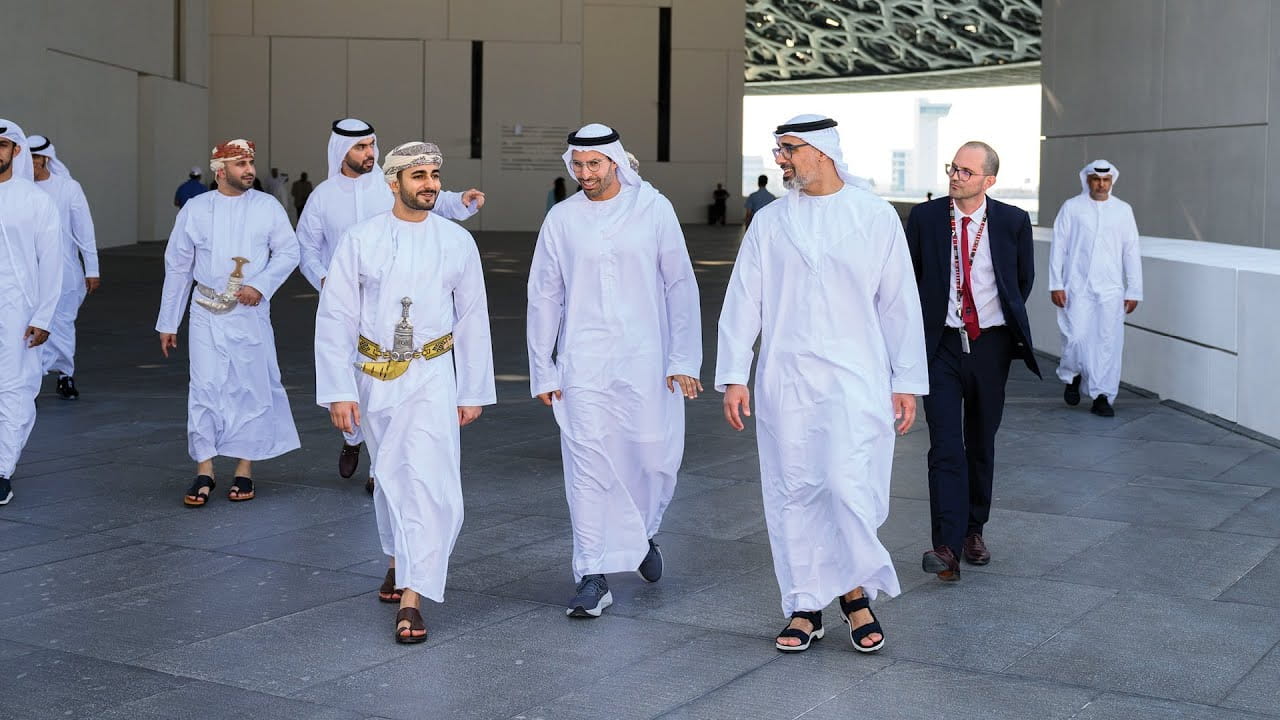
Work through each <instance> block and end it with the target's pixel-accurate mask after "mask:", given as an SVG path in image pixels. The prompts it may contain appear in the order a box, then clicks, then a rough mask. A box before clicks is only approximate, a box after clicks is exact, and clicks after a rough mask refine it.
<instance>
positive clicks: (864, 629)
mask: <svg viewBox="0 0 1280 720" xmlns="http://www.w3.org/2000/svg"><path fill="white" fill-rule="evenodd" d="M859 610H866V611H867V612H869V613H871V622H869V623H867V624H866V625H859V626H858V627H854V626H853V623H852V622H850V621H849V616H850V615H852V614H853V613H855V612H857V611H859ZM840 612H842V613H844V617H843V619H844V622H845V624H846V625H848V626H849V641H850V642H852V643H853V649H854V650H857V651H858V652H864V653H873V652H875V651H877V650H879V649H880V648H882V647H884V630H882V629H881V628H880V621H879V620H877V619H876V614H875V612H874V611H872V609H871V601H870V600H868V599H867V596H866V595H863V596H862V597H860V598H858V599H856V600H845V599H844V598H843V597H841V598H840ZM876 634H878V635H880V642H878V643H876V644H875V645H870V646H868V645H863V644H862V641H863V640H865V639H867V637H868V636H870V635H876Z"/></svg>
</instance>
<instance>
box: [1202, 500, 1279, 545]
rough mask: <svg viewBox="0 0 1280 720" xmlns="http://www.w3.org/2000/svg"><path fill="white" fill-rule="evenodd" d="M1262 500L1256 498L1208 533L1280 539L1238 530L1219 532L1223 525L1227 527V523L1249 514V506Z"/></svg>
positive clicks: (1277, 536)
mask: <svg viewBox="0 0 1280 720" xmlns="http://www.w3.org/2000/svg"><path fill="white" fill-rule="evenodd" d="M1261 499H1262V498H1254V499H1253V500H1250V501H1249V502H1248V503H1246V504H1245V506H1244V507H1242V508H1240V509H1239V510H1237V511H1235V512H1233V513H1231V515H1230V516H1228V517H1227V518H1226V519H1225V520H1223V521H1222V522H1220V523H1218V524H1217V525H1214V526H1213V527H1211V528H1209V530H1208V531H1207V532H1217V533H1227V534H1231V535H1248V536H1249V537H1256V538H1268V539H1280V535H1264V534H1261V533H1256V532H1241V531H1238V530H1237V531H1232V530H1219V528H1221V527H1222V526H1223V525H1226V524H1227V523H1229V522H1231V521H1232V520H1235V519H1236V518H1237V517H1238V516H1240V515H1241V514H1243V513H1245V512H1248V510H1249V506H1250V505H1252V504H1253V503H1254V502H1255V501H1257V500H1261Z"/></svg>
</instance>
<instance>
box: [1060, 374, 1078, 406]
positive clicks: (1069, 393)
mask: <svg viewBox="0 0 1280 720" xmlns="http://www.w3.org/2000/svg"><path fill="white" fill-rule="evenodd" d="M1062 399H1063V401H1064V402H1066V403H1067V404H1068V405H1070V406H1071V407H1075V406H1077V405H1079V404H1080V376H1079V375H1077V376H1076V377H1075V379H1074V380H1072V381H1071V382H1070V383H1067V388H1066V389H1065V390H1063V391H1062Z"/></svg>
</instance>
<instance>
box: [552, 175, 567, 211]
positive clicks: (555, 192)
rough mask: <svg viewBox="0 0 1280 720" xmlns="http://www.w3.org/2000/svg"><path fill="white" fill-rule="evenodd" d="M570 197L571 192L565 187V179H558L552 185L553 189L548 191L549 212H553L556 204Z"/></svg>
mask: <svg viewBox="0 0 1280 720" xmlns="http://www.w3.org/2000/svg"><path fill="white" fill-rule="evenodd" d="M567 197H569V190H568V189H567V188H566V187H565V183H564V178H562V177H558V178H556V181H555V182H554V183H552V184H551V189H550V190H548V191H547V212H551V208H552V207H553V206H555V204H556V203H558V202H560V201H561V200H564V199H565V198H567Z"/></svg>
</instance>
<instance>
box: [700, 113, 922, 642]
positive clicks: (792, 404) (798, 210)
mask: <svg viewBox="0 0 1280 720" xmlns="http://www.w3.org/2000/svg"><path fill="white" fill-rule="evenodd" d="M835 128H836V121H835V120H832V119H830V118H826V117H822V116H820V115H800V116H798V117H796V118H793V119H792V120H790V121H788V122H787V123H786V124H784V125H781V126H779V127H778V128H777V130H776V131H775V133H774V140H775V142H776V143H777V147H776V148H774V151H773V155H774V159H775V161H776V162H777V163H778V165H779V166H780V167H781V168H782V178H783V181H784V183H785V184H786V187H787V190H788V192H787V194H786V195H785V196H784V197H783V198H782V199H780V200H779V201H778V202H774V203H770V204H768V205H765V206H764V207H762V208H760V210H759V211H758V212H757V213H756V214H755V216H754V219H753V220H752V221H751V227H750V228H748V230H747V234H746V236H745V237H744V238H743V241H742V247H741V249H740V250H739V251H738V259H737V261H736V262H735V263H734V266H733V275H732V277H731V278H730V280H729V287H728V290H727V292H726V294H725V299H724V307H723V309H722V310H721V313H720V336H719V345H718V357H717V362H716V389H717V390H720V391H722V392H724V394H725V395H724V412H725V419H726V420H728V422H729V425H730V426H732V427H733V428H734V429H735V430H741V429H743V427H744V425H743V422H742V416H744V415H750V414H751V406H750V398H751V395H750V392H749V391H748V389H747V380H748V378H749V376H750V373H751V360H752V357H753V354H754V353H753V351H752V347H753V345H754V344H755V342H756V338H757V337H759V338H760V362H759V365H758V366H757V368H756V392H757V393H758V394H757V398H758V399H757V411H758V414H757V418H756V421H757V423H758V428H757V433H756V435H757V442H758V444H759V446H760V448H759V449H760V478H761V486H762V489H763V492H764V511H765V520H766V523H767V525H768V528H769V542H770V545H771V546H772V548H773V567H774V572H775V573H776V574H777V576H778V586H779V588H781V590H782V612H783V614H784V615H788V616H790V618H791V621H790V623H789V624H788V625H787V627H786V628H785V629H784V630H783V631H782V632H780V633H778V637H777V640H776V641H775V645H776V647H777V648H778V649H779V650H781V651H783V652H801V651H803V650H807V649H808V647H809V643H810V642H811V641H812V640H817V639H819V638H821V637H822V636H823V633H824V631H823V627H822V609H823V608H824V607H826V606H827V604H828V603H830V602H831V600H832V599H833V598H836V597H838V598H839V599H840V613H841V619H843V620H844V621H845V622H846V623H848V624H849V635H850V640H851V641H852V643H853V647H854V648H855V649H856V650H860V651H862V652H874V651H876V650H879V649H880V648H881V647H883V646H884V631H883V629H881V627H880V623H879V622H877V620H876V616H875V614H874V613H872V611H871V606H870V599H869V598H874V597H875V595H876V593H877V592H885V593H887V594H889V595H890V596H893V595H897V594H898V592H899V586H898V576H897V573H896V572H894V569H893V562H892V560H890V558H889V553H888V551H887V550H885V548H884V546H883V545H881V544H880V540H879V539H878V538H877V537H876V528H878V527H879V526H880V525H881V524H882V523H883V522H884V520H885V518H886V517H887V516H888V514H889V475H890V470H891V469H892V465H893V444H894V429H895V428H894V421H895V420H896V421H897V431H898V432H899V433H906V432H907V430H909V429H910V428H911V425H912V423H914V422H915V417H916V398H915V396H916V395H923V394H925V393H927V392H928V391H929V373H928V366H927V364H926V362H925V350H924V347H925V346H924V326H923V324H922V321H921V316H920V298H919V295H918V293H917V290H916V283H915V273H914V271H913V270H912V265H911V255H910V252H909V251H908V248H907V241H906V236H905V235H904V234H903V230H902V222H901V221H900V220H899V219H898V215H897V213H896V212H895V211H894V209H893V206H891V205H890V204H889V203H887V202H885V201H884V200H882V199H880V198H879V197H877V196H876V195H874V194H873V193H871V192H870V190H869V189H868V187H867V185H866V183H865V181H863V180H861V179H859V178H857V177H855V176H853V175H852V174H851V173H850V172H849V169H848V167H846V166H845V163H844V159H843V153H842V152H841V150H840V136H839V134H838V132H837V131H836V129H835Z"/></svg>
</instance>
